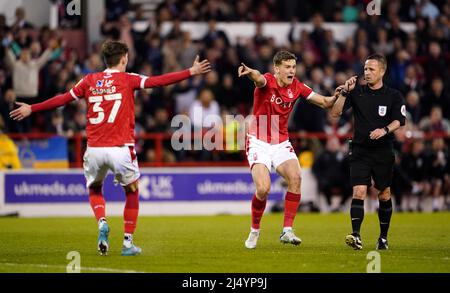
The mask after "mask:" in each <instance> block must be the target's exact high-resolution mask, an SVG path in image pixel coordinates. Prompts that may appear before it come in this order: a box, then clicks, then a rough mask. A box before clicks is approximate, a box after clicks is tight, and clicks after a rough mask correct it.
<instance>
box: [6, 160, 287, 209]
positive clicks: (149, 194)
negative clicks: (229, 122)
mask: <svg viewBox="0 0 450 293" xmlns="http://www.w3.org/2000/svg"><path fill="white" fill-rule="evenodd" d="M141 173H142V174H141V178H140V181H139V191H140V192H139V193H140V202H141V204H140V214H141V215H214V214H247V213H249V212H250V208H249V204H250V199H251V196H252V194H253V193H254V185H253V183H252V178H251V175H250V172H249V171H248V168H245V167H243V168H234V167H233V168H223V167H222V168H198V167H197V168H143V169H141ZM113 179H114V178H113V176H112V174H109V175H108V176H107V178H106V180H105V184H104V195H105V198H106V201H107V208H106V209H107V213H108V215H111V216H112V215H115V216H120V215H122V213H123V206H124V193H123V191H122V188H121V187H120V186H119V185H117V184H114V182H113V181H114V180H113ZM284 193H285V189H284V187H283V185H282V179H281V178H280V177H279V176H278V175H277V174H275V173H273V174H272V189H271V197H270V201H269V203H268V204H269V206H268V210H269V209H270V206H271V205H272V204H274V203H275V202H276V201H280V200H282V198H283V196H284ZM16 212H17V213H18V214H19V216H23V217H49V216H90V215H91V213H92V212H91V208H90V206H89V200H88V193H87V189H86V186H85V179H84V176H83V172H82V170H81V169H69V170H21V171H7V172H2V173H0V214H11V213H16Z"/></svg>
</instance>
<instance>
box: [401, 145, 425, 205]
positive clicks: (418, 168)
mask: <svg viewBox="0 0 450 293" xmlns="http://www.w3.org/2000/svg"><path fill="white" fill-rule="evenodd" d="M401 167H402V169H403V170H404V171H405V173H406V175H407V176H408V177H409V179H410V181H411V190H410V192H409V194H408V195H407V200H408V203H407V205H408V207H407V209H408V210H409V211H414V210H419V211H421V210H422V207H421V203H420V201H421V200H420V198H422V197H425V196H427V195H429V194H430V191H431V185H430V183H429V180H428V179H429V175H430V169H431V164H430V159H429V156H428V155H427V154H426V152H425V145H424V142H423V141H422V140H415V141H413V142H412V144H411V146H410V149H409V151H408V152H407V153H406V154H404V155H403V156H402V160H401ZM419 197H420V198H419ZM413 199H414V200H415V201H416V203H415V204H413Z"/></svg>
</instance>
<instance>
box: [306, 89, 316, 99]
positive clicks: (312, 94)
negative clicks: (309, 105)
mask: <svg viewBox="0 0 450 293" xmlns="http://www.w3.org/2000/svg"><path fill="white" fill-rule="evenodd" d="M315 94H316V93H315V92H314V91H312V92H311V93H310V94H309V95H308V96H307V97H306V100H309V99H311V97H312V96H314V95H315Z"/></svg>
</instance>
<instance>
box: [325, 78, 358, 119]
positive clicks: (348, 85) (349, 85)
mask: <svg viewBox="0 0 450 293" xmlns="http://www.w3.org/2000/svg"><path fill="white" fill-rule="evenodd" d="M357 78H358V77H357V76H352V77H350V78H349V79H347V80H346V81H345V84H344V87H343V88H342V90H340V91H339V96H338V97H337V100H336V102H335V103H334V104H333V106H332V107H331V110H330V114H331V117H333V118H339V117H340V116H341V115H342V110H343V109H344V104H345V99H346V98H347V95H348V94H349V93H350V91H352V90H353V89H354V88H355V85H356V81H357Z"/></svg>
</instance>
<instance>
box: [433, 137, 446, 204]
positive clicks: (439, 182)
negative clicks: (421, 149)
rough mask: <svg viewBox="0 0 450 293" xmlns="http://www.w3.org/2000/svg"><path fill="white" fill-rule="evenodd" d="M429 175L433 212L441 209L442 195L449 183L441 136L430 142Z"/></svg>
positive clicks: (444, 149)
mask: <svg viewBox="0 0 450 293" xmlns="http://www.w3.org/2000/svg"><path fill="white" fill-rule="evenodd" d="M430 159H431V170H430V171H431V175H430V177H431V178H430V179H431V180H430V184H431V186H432V191H431V194H432V196H433V201H432V208H433V211H434V212H437V211H440V210H441V209H442V202H443V200H444V198H442V196H443V195H444V194H445V192H448V191H447V190H445V189H446V188H447V187H448V183H449V179H450V178H449V173H448V170H449V164H450V161H449V154H448V151H447V150H446V148H445V142H444V139H443V138H440V137H439V138H434V139H433V140H432V142H431V158H430Z"/></svg>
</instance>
